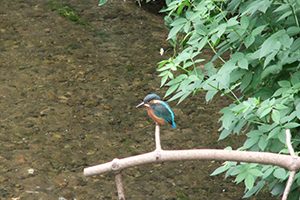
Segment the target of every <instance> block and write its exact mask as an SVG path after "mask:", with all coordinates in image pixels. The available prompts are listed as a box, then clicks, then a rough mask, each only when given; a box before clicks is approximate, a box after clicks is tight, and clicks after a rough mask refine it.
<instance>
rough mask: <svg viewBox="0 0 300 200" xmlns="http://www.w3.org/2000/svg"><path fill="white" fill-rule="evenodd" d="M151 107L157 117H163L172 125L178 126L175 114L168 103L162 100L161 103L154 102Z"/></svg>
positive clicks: (173, 126)
mask: <svg viewBox="0 0 300 200" xmlns="http://www.w3.org/2000/svg"><path fill="white" fill-rule="evenodd" d="M151 107H152V109H153V110H154V114H155V115H156V116H157V117H159V118H163V119H164V120H165V121H166V122H168V123H169V124H171V125H172V128H176V123H175V120H174V118H175V115H174V112H173V111H172V109H171V108H170V106H169V104H168V103H166V102H164V101H160V103H155V104H152V105H151Z"/></svg>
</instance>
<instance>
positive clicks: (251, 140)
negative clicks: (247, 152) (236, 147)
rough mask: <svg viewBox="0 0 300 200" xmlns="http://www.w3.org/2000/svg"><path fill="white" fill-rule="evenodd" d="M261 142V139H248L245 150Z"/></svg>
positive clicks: (244, 146)
mask: <svg viewBox="0 0 300 200" xmlns="http://www.w3.org/2000/svg"><path fill="white" fill-rule="evenodd" d="M258 140H259V137H251V138H248V139H247V140H246V141H245V143H244V145H243V148H244V149H249V148H251V147H252V146H253V145H255V144H256V143H257V142H258Z"/></svg>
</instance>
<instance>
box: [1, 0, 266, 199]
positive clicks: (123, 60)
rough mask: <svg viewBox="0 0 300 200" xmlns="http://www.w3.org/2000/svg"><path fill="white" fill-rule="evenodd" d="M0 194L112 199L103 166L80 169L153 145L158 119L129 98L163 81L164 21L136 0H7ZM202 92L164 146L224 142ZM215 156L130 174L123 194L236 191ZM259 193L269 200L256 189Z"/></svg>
mask: <svg viewBox="0 0 300 200" xmlns="http://www.w3.org/2000/svg"><path fill="white" fill-rule="evenodd" d="M0 17H1V24H0V35H1V37H0V44H1V45H0V60H1V70H0V81H1V85H0V112H1V115H0V120H1V124H0V163H1V164H0V199H13V198H15V199H47V200H48V199H50V200H51V199H59V197H60V199H68V200H69V199H112V198H115V196H116V190H115V187H114V182H113V177H112V175H110V174H105V175H101V176H95V177H89V178H85V177H83V175H82V171H83V168H84V167H86V166H90V165H94V164H99V163H103V162H107V161H110V160H111V159H112V158H114V157H125V156H130V155H136V154H139V153H143V152H147V151H151V150H152V149H153V148H154V141H153V132H154V125H153V123H152V121H150V120H149V119H148V118H147V117H146V114H145V112H143V111H142V110H137V109H135V105H136V104H137V103H139V101H140V99H141V98H143V97H144V95H145V94H147V93H148V92H150V91H151V92H153V91H155V92H157V93H158V94H161V95H162V94H163V93H164V92H163V90H162V89H159V82H160V80H159V78H158V77H157V73H156V71H155V65H156V63H157V62H158V61H159V60H161V59H162V57H161V56H160V55H159V49H160V48H161V47H164V48H166V49H167V48H168V44H167V43H166V41H165V38H166V35H167V30H166V28H165V27H164V23H163V19H162V18H161V16H157V15H154V14H151V13H148V12H146V11H145V10H143V9H139V8H138V7H137V6H136V5H135V3H133V2H132V1H126V2H124V1H109V3H108V4H106V5H105V6H103V7H100V8H99V7H97V0H86V1H84V3H83V2H82V1H79V0H66V1H61V0H50V1H44V0H31V1H24V0H12V1H3V2H2V5H1V8H0ZM227 103H228V102H226V101H224V99H223V100H216V101H215V102H213V103H212V104H210V105H207V104H206V103H205V101H204V98H203V96H201V95H199V96H197V97H193V98H190V99H189V100H187V101H186V102H184V103H182V104H180V105H178V106H176V105H175V104H174V103H171V105H172V106H173V108H174V111H175V113H176V116H177V118H176V119H177V124H178V128H177V129H176V130H171V129H170V128H169V127H164V128H163V129H162V136H161V137H162V145H163V147H164V148H165V149H183V148H202V147H211V148H224V147H225V146H226V145H234V141H226V142H222V143H218V142H217V138H218V133H217V128H218V124H217V121H218V117H219V115H218V110H219V108H220V107H222V106H223V105H224V104H227ZM219 164H220V163H217V162H184V163H166V164H159V165H152V166H142V167H140V168H134V169H129V170H126V171H125V176H124V177H125V183H126V188H125V189H126V193H127V196H128V199H166V200H167V199H168V200H171V199H178V200H188V199H202V200H206V199H220V200H229V199H240V197H241V196H242V187H240V186H236V185H235V184H233V183H231V180H230V179H227V180H223V176H219V177H210V176H209V174H210V173H211V172H212V171H213V169H215V168H216V167H217V166H218V165H219ZM256 199H267V197H265V196H264V197H261V198H259V197H257V198H256Z"/></svg>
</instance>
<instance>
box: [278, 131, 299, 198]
mask: <svg viewBox="0 0 300 200" xmlns="http://www.w3.org/2000/svg"><path fill="white" fill-rule="evenodd" d="M285 136H286V145H287V147H288V150H289V153H290V154H291V156H292V158H294V159H297V156H296V154H295V151H294V148H293V146H292V142H291V138H292V135H291V131H290V129H286V131H285ZM295 175H296V170H290V176H289V179H288V181H287V182H286V186H285V189H284V192H283V195H282V200H287V198H288V195H289V193H290V190H291V187H292V184H293V181H294V178H295Z"/></svg>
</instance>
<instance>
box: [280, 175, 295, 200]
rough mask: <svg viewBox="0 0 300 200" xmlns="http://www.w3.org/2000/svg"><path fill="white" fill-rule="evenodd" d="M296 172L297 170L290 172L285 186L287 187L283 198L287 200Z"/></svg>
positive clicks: (282, 199)
mask: <svg viewBox="0 0 300 200" xmlns="http://www.w3.org/2000/svg"><path fill="white" fill-rule="evenodd" d="M295 174H296V171H291V172H290V176H289V179H288V181H287V183H286V186H285V189H284V192H283V195H282V198H281V200H287V198H288V195H289V193H290V190H291V186H292V184H293V181H294V177H295Z"/></svg>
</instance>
